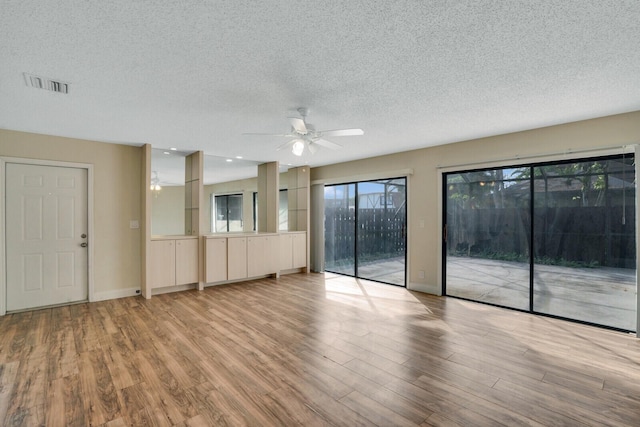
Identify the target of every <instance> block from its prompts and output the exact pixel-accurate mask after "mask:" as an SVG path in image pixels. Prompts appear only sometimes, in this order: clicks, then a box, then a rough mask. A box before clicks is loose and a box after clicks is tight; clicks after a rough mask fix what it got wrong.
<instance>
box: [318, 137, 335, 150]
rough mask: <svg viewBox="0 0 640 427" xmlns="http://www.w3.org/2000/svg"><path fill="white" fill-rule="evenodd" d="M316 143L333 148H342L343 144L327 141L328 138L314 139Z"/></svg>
mask: <svg viewBox="0 0 640 427" xmlns="http://www.w3.org/2000/svg"><path fill="white" fill-rule="evenodd" d="M313 143H314V144H318V145H322V146H323V147H327V148H331V149H332V150H338V149H340V148H342V145H340V144H336V143H335V142H331V141H327V140H326V139H322V138H319V139H315V140H313Z"/></svg>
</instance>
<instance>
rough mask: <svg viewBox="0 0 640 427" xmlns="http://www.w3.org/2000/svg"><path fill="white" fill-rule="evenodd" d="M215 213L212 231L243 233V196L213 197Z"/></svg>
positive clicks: (213, 210)
mask: <svg viewBox="0 0 640 427" xmlns="http://www.w3.org/2000/svg"><path fill="white" fill-rule="evenodd" d="M212 201H213V206H212V209H211V210H212V212H215V215H214V219H213V224H212V229H213V231H214V232H216V233H225V232H231V231H242V229H243V227H242V194H227V195H223V196H213V198H212Z"/></svg>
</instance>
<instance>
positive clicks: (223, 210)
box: [215, 196, 229, 233]
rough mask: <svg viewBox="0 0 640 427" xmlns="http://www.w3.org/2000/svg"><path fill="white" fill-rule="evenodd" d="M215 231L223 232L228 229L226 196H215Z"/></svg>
mask: <svg viewBox="0 0 640 427" xmlns="http://www.w3.org/2000/svg"><path fill="white" fill-rule="evenodd" d="M215 202H216V224H215V225H216V230H215V231H216V232H217V233H223V232H226V231H229V229H228V228H227V198H226V196H216V197H215Z"/></svg>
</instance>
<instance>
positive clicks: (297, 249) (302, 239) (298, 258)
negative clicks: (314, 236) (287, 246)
mask: <svg viewBox="0 0 640 427" xmlns="http://www.w3.org/2000/svg"><path fill="white" fill-rule="evenodd" d="M292 237H293V268H304V267H306V266H307V235H306V234H303V233H296V234H293V235H292Z"/></svg>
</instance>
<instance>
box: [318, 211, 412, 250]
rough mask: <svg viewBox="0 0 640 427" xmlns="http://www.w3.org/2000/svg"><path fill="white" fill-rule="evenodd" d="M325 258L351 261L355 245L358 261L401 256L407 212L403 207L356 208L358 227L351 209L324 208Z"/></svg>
mask: <svg viewBox="0 0 640 427" xmlns="http://www.w3.org/2000/svg"><path fill="white" fill-rule="evenodd" d="M324 221H325V259H326V260H327V262H332V261H335V262H339V261H341V260H353V257H354V246H355V243H356V235H357V244H358V262H359V263H366V262H368V261H375V260H380V259H388V258H394V257H398V256H404V254H405V250H406V229H407V226H406V211H405V209H404V208H400V209H397V208H387V209H385V208H376V209H360V210H358V229H357V231H356V227H355V225H356V224H355V222H356V214H355V209H353V208H327V209H325V219H324Z"/></svg>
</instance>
